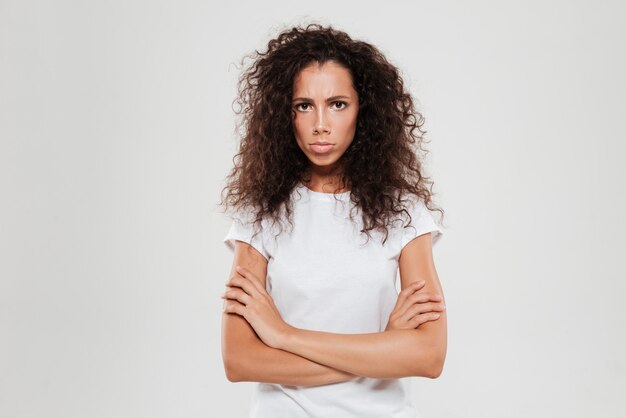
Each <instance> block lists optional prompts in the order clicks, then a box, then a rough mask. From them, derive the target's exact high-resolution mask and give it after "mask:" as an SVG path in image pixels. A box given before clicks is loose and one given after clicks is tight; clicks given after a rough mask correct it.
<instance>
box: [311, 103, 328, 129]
mask: <svg viewBox="0 0 626 418" xmlns="http://www.w3.org/2000/svg"><path fill="white" fill-rule="evenodd" d="M326 120H327V118H326V115H324V109H319V110H318V111H317V118H316V120H315V126H314V127H313V135H319V134H320V133H324V134H327V135H328V134H329V133H330V128H329V127H328V123H327V122H326Z"/></svg>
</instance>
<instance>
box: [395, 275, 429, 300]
mask: <svg viewBox="0 0 626 418" xmlns="http://www.w3.org/2000/svg"><path fill="white" fill-rule="evenodd" d="M425 284H426V281H424V280H420V281H417V282H413V283H409V285H408V286H407V287H405V288H404V289H402V290H401V291H400V293H399V294H398V301H397V302H396V306H399V305H400V304H402V303H404V301H405V300H406V298H407V297H409V296H410V295H412V294H413V292H415V291H416V290H417V289H419V288H421V287H423V286H424V285H425Z"/></svg>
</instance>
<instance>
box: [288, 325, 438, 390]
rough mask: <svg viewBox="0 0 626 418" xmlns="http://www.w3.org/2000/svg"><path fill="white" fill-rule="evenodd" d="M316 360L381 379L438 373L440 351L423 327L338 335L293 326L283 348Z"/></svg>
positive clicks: (360, 374) (430, 375)
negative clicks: (420, 328) (423, 330)
mask: <svg viewBox="0 0 626 418" xmlns="http://www.w3.org/2000/svg"><path fill="white" fill-rule="evenodd" d="M280 348H282V349H283V350H285V351H289V352H291V353H294V354H297V355H299V356H302V357H306V358H307V359H310V360H313V361H315V362H317V363H321V364H324V365H326V366H328V367H332V368H335V369H339V370H345V371H346V372H349V373H353V374H355V375H358V376H366V377H372V378H378V379H393V378H401V377H407V376H424V377H432V376H433V375H434V374H436V371H435V370H436V368H437V361H438V359H437V358H436V357H437V350H436V348H435V347H433V344H432V342H431V338H430V337H429V336H428V335H425V334H423V333H421V332H420V330H389V331H385V332H377V333H369V334H336V333H330V332H320V331H311V330H304V329H299V328H293V329H292V332H291V333H289V334H288V335H286V336H285V338H284V340H283V343H282V344H281V347H280Z"/></svg>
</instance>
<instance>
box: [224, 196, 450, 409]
mask: <svg viewBox="0 0 626 418" xmlns="http://www.w3.org/2000/svg"><path fill="white" fill-rule="evenodd" d="M292 199H293V201H294V213H293V222H294V227H293V230H291V229H290V225H288V224H287V223H286V225H287V228H285V229H284V230H283V232H282V233H281V234H280V235H279V236H278V237H277V238H275V237H274V235H276V233H277V231H278V229H274V230H273V229H272V228H273V227H272V226H271V222H269V221H267V220H266V219H264V220H263V222H262V230H261V232H260V233H259V234H258V235H257V236H256V237H254V239H251V236H252V232H253V229H252V224H251V223H250V220H251V219H252V218H251V217H250V214H243V215H242V214H240V215H238V216H237V217H235V219H233V222H232V224H231V227H230V230H229V231H228V233H227V234H226V237H225V238H224V243H225V244H226V246H227V247H228V248H229V249H230V250H232V251H234V246H235V240H239V241H244V242H247V243H248V244H250V245H252V246H253V247H254V248H255V249H256V250H258V251H259V252H260V253H261V254H263V256H264V257H265V258H266V259H267V261H268V266H267V278H266V289H267V292H268V293H269V294H270V295H271V296H272V298H273V300H274V303H275V305H276V307H277V308H278V310H279V312H280V314H281V317H282V318H283V320H284V321H285V322H287V323H288V324H290V325H292V326H294V327H297V328H303V329H309V330H315V331H324V332H334V333H342V334H361V333H372V332H382V331H384V330H385V327H386V325H387V321H388V320H389V315H390V314H391V311H392V310H393V307H394V306H395V303H396V300H397V297H398V291H397V289H396V282H397V278H398V277H399V275H398V258H399V256H400V252H401V251H402V248H403V247H404V246H405V245H406V244H407V243H408V242H409V241H411V240H412V239H414V238H415V237H417V236H419V235H422V234H425V233H428V232H432V233H433V244H434V243H436V242H437V241H439V238H440V237H441V235H442V231H441V229H440V228H439V227H438V226H437V224H435V221H434V219H433V217H432V215H431V213H430V212H429V211H428V209H427V208H426V206H425V205H424V203H423V202H422V201H421V200H419V199H418V198H416V197H414V196H412V198H411V204H410V206H409V207H408V208H407V210H408V211H409V213H410V214H411V217H412V221H411V225H412V227H407V228H404V229H403V228H402V224H401V223H400V222H399V221H398V222H397V225H396V224H394V227H393V228H390V229H389V236H388V238H387V242H385V244H384V245H382V244H381V242H382V239H381V237H382V236H384V234H383V233H381V232H378V231H375V230H374V231H370V233H371V234H372V237H371V238H370V239H369V242H367V243H366V240H367V236H365V234H360V232H359V231H360V229H362V220H361V211H360V209H355V210H353V219H354V223H353V222H351V221H350V219H349V210H350V207H351V206H352V203H351V202H350V192H349V191H348V192H344V193H339V194H331V193H321V192H314V191H312V190H310V189H309V188H307V187H305V186H304V185H302V184H299V185H298V186H297V187H296V188H295V189H294V191H293V193H292ZM337 200H338V201H337ZM404 219H405V222H404V224H406V223H407V222H406V221H407V220H408V218H406V217H405V218H404ZM266 221H267V222H266ZM274 228H277V227H274ZM383 360H384V359H381V361H383ZM409 387H410V385H409V382H408V379H373V378H368V377H357V378H354V379H352V380H350V381H347V382H341V383H333V384H326V385H318V386H289V385H279V384H270V383H263V382H259V383H257V385H256V386H255V391H254V393H253V396H252V407H251V413H250V417H251V418H281V417H285V418H299V417H303V418H304V417H332V418H356V417H358V418H368V417H371V418H381V417H389V418H391V417H394V418H416V417H419V413H418V411H417V409H416V408H415V406H414V405H413V403H412V402H411V399H410V398H411V397H410V391H409Z"/></svg>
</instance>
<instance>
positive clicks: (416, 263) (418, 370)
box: [280, 233, 447, 379]
mask: <svg viewBox="0 0 626 418" xmlns="http://www.w3.org/2000/svg"><path fill="white" fill-rule="evenodd" d="M399 263H400V277H401V284H402V288H403V289H404V288H406V287H407V286H408V285H409V284H410V283H411V282H412V281H415V280H416V279H418V278H421V279H424V280H426V284H425V285H424V289H425V291H429V292H438V293H440V294H441V295H442V296H443V293H442V291H441V285H440V284H439V279H438V277H437V273H436V271H435V266H434V262H433V257H432V242H431V234H430V233H428V234H423V235H420V236H419V237H417V238H415V239H414V240H412V241H411V242H410V243H409V244H407V245H406V246H405V247H404V249H403V250H402V253H401V255H400V262H399ZM444 303H445V300H444ZM446 335H447V331H446V314H445V311H444V312H442V313H441V317H440V318H439V319H438V320H435V321H431V322H427V323H425V324H422V325H421V326H420V327H419V328H417V329H410V330H389V331H385V332H378V333H370V334H335V333H329V332H320V331H310V330H302V329H298V328H292V329H291V330H290V332H289V333H288V334H286V335H285V336H284V338H283V340H282V342H281V346H280V348H282V349H284V350H286V351H290V352H292V353H295V354H298V355H300V356H303V357H306V358H309V359H311V360H313V361H316V362H318V363H322V364H325V365H327V366H330V367H334V368H337V369H340V370H345V371H347V372H350V373H354V374H356V375H359V376H367V377H373V378H379V379H385V378H400V377H407V376H424V377H430V378H436V377H438V376H439V375H440V374H441V371H442V368H443V363H444V359H445V353H446ZM381 359H384V361H381Z"/></svg>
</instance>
